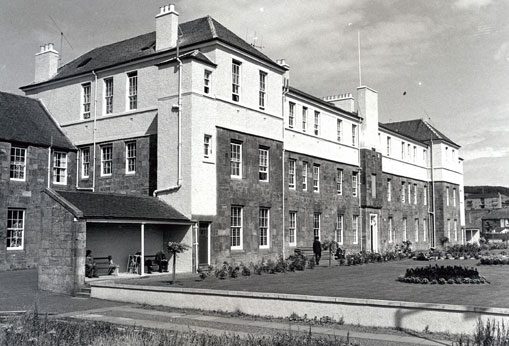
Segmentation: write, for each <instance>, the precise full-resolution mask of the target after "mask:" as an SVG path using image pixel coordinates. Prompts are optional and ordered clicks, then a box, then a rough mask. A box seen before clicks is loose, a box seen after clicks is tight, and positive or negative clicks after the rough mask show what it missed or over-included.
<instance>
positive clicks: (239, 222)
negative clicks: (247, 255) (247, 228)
mask: <svg viewBox="0 0 509 346" xmlns="http://www.w3.org/2000/svg"><path fill="white" fill-rule="evenodd" d="M234 210H236V212H235V215H234ZM237 212H238V213H237ZM243 214H244V208H243V207H242V206H239V205H232V206H231V208H230V249H231V250H242V249H243V245H244V243H243V233H244V232H243V223H244V220H243ZM234 231H238V233H239V234H238V236H237V235H236V234H235V235H234ZM236 238H238V244H237V242H236V241H235V245H233V244H234V239H236Z"/></svg>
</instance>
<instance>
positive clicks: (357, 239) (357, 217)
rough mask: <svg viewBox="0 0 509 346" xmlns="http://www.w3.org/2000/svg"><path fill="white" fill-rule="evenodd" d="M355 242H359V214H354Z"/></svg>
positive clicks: (355, 243)
mask: <svg viewBox="0 0 509 346" xmlns="http://www.w3.org/2000/svg"><path fill="white" fill-rule="evenodd" d="M352 230H353V244H354V245H357V244H359V215H353V216H352Z"/></svg>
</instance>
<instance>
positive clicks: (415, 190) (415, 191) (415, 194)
mask: <svg viewBox="0 0 509 346" xmlns="http://www.w3.org/2000/svg"><path fill="white" fill-rule="evenodd" d="M414 204H417V184H414Z"/></svg>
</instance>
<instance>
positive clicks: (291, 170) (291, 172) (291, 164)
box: [288, 159, 297, 190]
mask: <svg viewBox="0 0 509 346" xmlns="http://www.w3.org/2000/svg"><path fill="white" fill-rule="evenodd" d="M296 162H297V161H296V160H294V159H290V160H289V161H288V188H289V189H291V190H295V165H296Z"/></svg>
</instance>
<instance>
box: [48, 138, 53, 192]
mask: <svg viewBox="0 0 509 346" xmlns="http://www.w3.org/2000/svg"><path fill="white" fill-rule="evenodd" d="M51 147H53V136H51V142H50V145H49V147H48V189H49V188H50V187H51Z"/></svg>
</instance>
